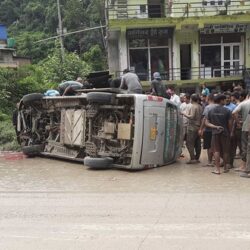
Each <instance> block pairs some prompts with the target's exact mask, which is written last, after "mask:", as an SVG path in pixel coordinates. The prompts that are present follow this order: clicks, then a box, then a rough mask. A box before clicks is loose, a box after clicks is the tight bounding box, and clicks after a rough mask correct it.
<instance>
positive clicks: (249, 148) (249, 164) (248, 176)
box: [240, 111, 250, 178]
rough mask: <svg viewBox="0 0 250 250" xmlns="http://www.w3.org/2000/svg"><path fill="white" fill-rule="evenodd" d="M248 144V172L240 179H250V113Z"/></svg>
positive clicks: (249, 117)
mask: <svg viewBox="0 0 250 250" xmlns="http://www.w3.org/2000/svg"><path fill="white" fill-rule="evenodd" d="M247 119H248V122H247V123H248V143H247V161H246V171H245V173H242V174H241V175H240V177H245V178H250V111H249V113H248V118H247Z"/></svg>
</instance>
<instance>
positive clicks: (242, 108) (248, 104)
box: [233, 92, 250, 172]
mask: <svg viewBox="0 0 250 250" xmlns="http://www.w3.org/2000/svg"><path fill="white" fill-rule="evenodd" d="M249 111H250V92H249V93H248V96H247V98H246V100H245V101H243V102H241V103H240V104H239V105H238V106H237V107H236V108H235V110H234V111H233V116H234V118H235V119H236V120H237V116H238V113H239V112H240V113H241V117H242V122H243V124H242V132H241V149H242V165H241V166H240V168H239V169H236V171H241V172H244V171H246V159H247V143H248V133H249V132H248V126H249V124H248V119H247V118H248V113H249Z"/></svg>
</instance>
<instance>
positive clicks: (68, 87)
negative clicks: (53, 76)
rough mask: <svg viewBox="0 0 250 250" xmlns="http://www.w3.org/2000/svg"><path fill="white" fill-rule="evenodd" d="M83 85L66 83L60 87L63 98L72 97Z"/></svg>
mask: <svg viewBox="0 0 250 250" xmlns="http://www.w3.org/2000/svg"><path fill="white" fill-rule="evenodd" d="M82 88H83V84H82V83H80V82H77V81H66V82H63V83H60V84H59V86H58V89H59V93H60V95H62V96H72V95H75V94H76V90H78V89H82Z"/></svg>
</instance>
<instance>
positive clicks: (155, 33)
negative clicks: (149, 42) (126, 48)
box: [127, 28, 173, 39]
mask: <svg viewBox="0 0 250 250" xmlns="http://www.w3.org/2000/svg"><path fill="white" fill-rule="evenodd" d="M172 34H173V29H171V28H148V29H131V30H127V38H129V39H142V38H168V37H171V36H172Z"/></svg>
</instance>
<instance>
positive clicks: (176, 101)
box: [170, 88, 181, 107]
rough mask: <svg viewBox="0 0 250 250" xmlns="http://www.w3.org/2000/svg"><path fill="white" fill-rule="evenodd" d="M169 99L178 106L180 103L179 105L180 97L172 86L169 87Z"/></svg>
mask: <svg viewBox="0 0 250 250" xmlns="http://www.w3.org/2000/svg"><path fill="white" fill-rule="evenodd" d="M170 101H172V102H174V103H175V104H176V105H177V106H178V107H180V105H181V100H180V97H179V96H178V95H176V94H175V90H174V88H172V89H171V97H170Z"/></svg>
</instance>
